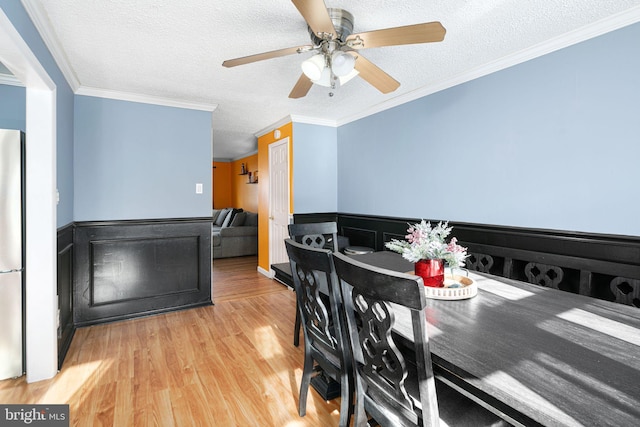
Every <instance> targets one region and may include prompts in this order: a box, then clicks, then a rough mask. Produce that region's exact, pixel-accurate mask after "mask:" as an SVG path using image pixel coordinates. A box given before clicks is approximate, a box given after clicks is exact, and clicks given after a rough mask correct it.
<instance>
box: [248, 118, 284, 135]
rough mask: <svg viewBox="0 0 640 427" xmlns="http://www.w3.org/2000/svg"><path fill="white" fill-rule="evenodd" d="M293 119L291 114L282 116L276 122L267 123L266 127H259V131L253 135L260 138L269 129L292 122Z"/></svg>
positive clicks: (272, 129)
mask: <svg viewBox="0 0 640 427" xmlns="http://www.w3.org/2000/svg"><path fill="white" fill-rule="evenodd" d="M292 121H293V119H292V118H291V116H290V115H289V116H285V117H283V118H281V119H280V120H278V121H277V122H274V123H272V124H270V125H268V126H267V127H264V128H262V129H260V130H259V131H257V132H256V133H254V134H253V136H255V137H256V138H260V137H261V136H263V135H266V134H268V133H269V132H271V131H274V130H276V129H278V128H279V127H281V126H284V125H286V124H287V123H290V122H292Z"/></svg>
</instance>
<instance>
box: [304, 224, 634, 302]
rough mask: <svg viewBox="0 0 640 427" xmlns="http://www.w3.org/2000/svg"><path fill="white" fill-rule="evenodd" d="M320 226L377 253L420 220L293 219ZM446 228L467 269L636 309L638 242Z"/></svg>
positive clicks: (537, 232)
mask: <svg viewBox="0 0 640 427" xmlns="http://www.w3.org/2000/svg"><path fill="white" fill-rule="evenodd" d="M325 221H335V222H337V224H338V234H340V235H341V236H345V237H348V238H349V244H350V245H352V246H366V247H370V248H374V249H375V250H377V251H382V250H385V246H384V245H385V243H386V242H388V241H390V240H391V239H404V236H405V235H406V234H407V233H406V230H407V228H408V224H409V223H415V222H419V221H420V219H419V218H399V217H386V216H375V215H360V214H350V213H336V212H324V213H310V214H294V222H295V223H309V222H325ZM431 222H432V223H437V222H438V221H437V220H433V219H431ZM449 225H451V226H452V227H453V231H452V237H456V238H457V239H458V241H459V243H460V244H461V245H462V246H465V247H466V248H468V253H469V255H470V257H469V259H468V260H467V263H466V267H467V268H468V269H470V270H476V271H481V272H485V273H490V274H494V275H497V276H502V277H507V278H510V279H516V280H520V281H524V282H530V283H534V284H537V285H543V286H549V287H553V288H556V289H559V290H562V291H567V292H573V293H577V294H582V295H587V296H591V297H595V298H599V299H603V300H607V301H615V302H619V303H623V304H628V305H633V306H635V307H639V308H640V237H637V236H622V235H611V234H596V233H581V232H573V231H563V230H549V229H539V228H524V227H508V226H497V225H487V224H474V223H463V222H454V221H451V222H449ZM532 272H533V274H532Z"/></svg>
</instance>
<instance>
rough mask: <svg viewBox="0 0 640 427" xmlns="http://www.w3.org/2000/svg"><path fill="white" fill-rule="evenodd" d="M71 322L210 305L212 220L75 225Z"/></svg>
mask: <svg viewBox="0 0 640 427" xmlns="http://www.w3.org/2000/svg"><path fill="white" fill-rule="evenodd" d="M74 252H75V287H74V289H75V290H74V321H75V324H76V326H85V325H91V324H95V323H102V322H108V321H114V320H121V319H128V318H132V317H138V316H144V315H149V314H155V313H160V312H165V311H171V310H177V309H183V308H190V307H196V306H201V305H208V304H211V219H210V218H196V219H168V220H146V221H108V222H81V223H76V233H75V251H74Z"/></svg>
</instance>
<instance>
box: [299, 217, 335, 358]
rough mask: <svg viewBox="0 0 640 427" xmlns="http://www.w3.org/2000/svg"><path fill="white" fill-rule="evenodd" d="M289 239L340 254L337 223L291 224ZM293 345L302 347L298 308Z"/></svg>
mask: <svg viewBox="0 0 640 427" xmlns="http://www.w3.org/2000/svg"><path fill="white" fill-rule="evenodd" d="M289 237H291V239H293V240H294V241H296V242H298V243H301V244H303V245H306V246H311V247H312V248H322V249H328V250H330V251H333V252H338V224H337V223H335V222H313V223H306V224H289ZM293 345H295V346H296V347H298V346H299V345H300V315H299V312H298V309H297V307H296V320H295V323H294V326H293Z"/></svg>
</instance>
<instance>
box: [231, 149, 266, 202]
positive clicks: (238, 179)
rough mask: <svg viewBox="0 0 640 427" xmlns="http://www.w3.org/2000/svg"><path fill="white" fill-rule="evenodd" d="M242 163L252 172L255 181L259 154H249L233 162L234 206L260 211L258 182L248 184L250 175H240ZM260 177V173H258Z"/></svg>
mask: <svg viewBox="0 0 640 427" xmlns="http://www.w3.org/2000/svg"><path fill="white" fill-rule="evenodd" d="M242 163H244V166H245V168H246V170H247V172H251V179H252V180H253V181H255V173H256V171H257V170H258V154H257V153H256V154H254V155H252V156H247V157H244V158H242V159H239V160H235V161H233V162H231V178H232V179H231V181H232V183H233V184H232V201H233V204H232V205H233V207H236V208H242V209H244V210H245V211H250V212H258V185H259V184H260V179H258V184H248V182H249V175H240V171H241V170H242ZM258 177H260V174H258Z"/></svg>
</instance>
